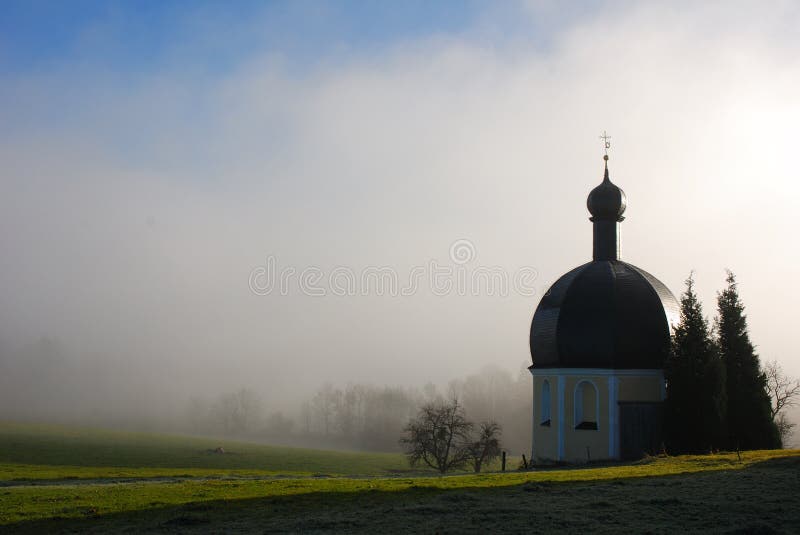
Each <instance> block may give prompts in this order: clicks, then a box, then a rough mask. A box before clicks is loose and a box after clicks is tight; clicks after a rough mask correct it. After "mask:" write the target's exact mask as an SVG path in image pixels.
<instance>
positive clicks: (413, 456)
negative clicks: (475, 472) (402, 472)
mask: <svg viewBox="0 0 800 535" xmlns="http://www.w3.org/2000/svg"><path fill="white" fill-rule="evenodd" d="M472 428H473V424H472V423H470V422H468V421H467V419H466V417H465V416H464V410H463V409H462V408H461V406H460V405H459V404H458V400H457V399H453V401H450V402H443V403H428V404H426V405H424V406H423V407H422V408H421V409H420V411H419V413H418V414H417V417H416V418H414V419H412V420H411V421H410V422H409V423H408V425H406V427H405V429H404V432H405V435H406V436H404V437H403V438H402V439H400V443H401V444H403V445H404V447H405V451H406V455H407V456H408V460H409V463H411V466H416V465H417V464H418V463H419V462H420V461H421V462H423V463H425V464H426V465H428V466H430V467H431V468H434V469H436V470H438V471H439V472H441V473H442V474H444V473H446V472H448V471H449V470H452V469H454V468H460V467H462V466H464V465H465V464H466V463H467V462H468V461H469V459H470V457H471V452H470V449H471V446H472V442H471V440H470V432H471V431H472Z"/></svg>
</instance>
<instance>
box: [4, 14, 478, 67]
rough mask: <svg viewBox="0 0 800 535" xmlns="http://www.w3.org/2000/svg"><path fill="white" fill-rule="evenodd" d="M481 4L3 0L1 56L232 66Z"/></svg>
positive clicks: (333, 44) (380, 34) (392, 30)
mask: <svg viewBox="0 0 800 535" xmlns="http://www.w3.org/2000/svg"><path fill="white" fill-rule="evenodd" d="M479 10H480V7H479V5H478V4H476V3H475V2H471V1H462V2H452V1H448V2H424V1H422V0H410V1H404V2H388V1H382V2H367V1H339V2H333V1H295V2H263V1H249V0H248V1H238V2H219V1H216V2H215V1H201V2H192V1H152V0H146V1H141V2H121V1H88V0H78V1H75V2H59V1H50V2H42V1H19V2H4V4H3V16H2V18H0V36H2V37H0V39H2V41H0V43H2V44H1V45H0V49H1V50H2V55H1V56H0V58H1V59H2V68H3V70H6V71H8V70H17V71H18V70H29V69H30V70H35V69H44V68H47V67H48V66H49V65H51V64H53V63H58V62H61V61H88V62H96V63H101V64H104V65H105V66H107V67H109V68H112V69H127V70H131V69H132V70H139V69H143V70H147V69H148V68H153V67H156V66H158V64H159V61H161V60H162V59H163V58H164V56H165V55H169V54H171V53H173V52H175V51H182V49H184V47H190V48H191V49H192V50H193V51H195V52H197V53H199V54H202V56H203V60H204V62H205V63H206V65H207V66H208V67H210V68H215V67H216V68H225V67H228V66H230V65H231V64H235V63H236V62H237V61H241V60H243V59H247V57H248V52H249V51H253V50H259V51H262V50H264V49H265V48H269V49H274V50H277V51H280V52H281V53H285V54H287V55H291V56H293V57H304V56H305V57H307V58H310V57H314V56H319V55H325V54H326V53H327V51H330V50H331V49H336V48H341V47H352V48H360V47H372V46H382V45H384V44H386V43H388V42H394V41H397V40H403V39H410V38H414V37H418V36H420V35H426V34H432V33H455V32H458V31H460V30H462V29H464V28H465V27H467V26H469V24H470V23H471V22H472V20H473V18H474V16H475V15H476V12H478V11H479ZM209 34H211V35H209Z"/></svg>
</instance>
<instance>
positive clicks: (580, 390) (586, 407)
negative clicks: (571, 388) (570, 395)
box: [575, 381, 600, 430]
mask: <svg viewBox="0 0 800 535" xmlns="http://www.w3.org/2000/svg"><path fill="white" fill-rule="evenodd" d="M597 398H598V395H597V387H596V386H594V383H592V382H591V381H581V382H579V383H578V384H577V385H576V386H575V429H592V430H597V421H598V414H599V409H600V407H599V405H600V403H599V402H598V399H597Z"/></svg>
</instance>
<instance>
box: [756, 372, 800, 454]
mask: <svg viewBox="0 0 800 535" xmlns="http://www.w3.org/2000/svg"><path fill="white" fill-rule="evenodd" d="M764 374H765V375H766V376H767V393H768V394H769V397H770V399H771V400H772V407H771V408H770V410H771V414H772V421H773V422H775V425H777V426H778V431H779V432H780V434H781V441H782V442H783V443H784V444H786V443H787V442H788V440H789V437H790V436H791V435H792V429H793V428H794V427H795V424H794V423H792V422H790V421H789V419H788V418H787V417H786V414H785V412H784V409H785V408H786V407H791V406H793V405H797V402H798V398H800V379H793V378H791V377H789V376H787V375H786V374H785V373H784V371H783V368H781V365H780V364H778V361H777V360H771V361H769V362H767V363H766V364H765V365H764Z"/></svg>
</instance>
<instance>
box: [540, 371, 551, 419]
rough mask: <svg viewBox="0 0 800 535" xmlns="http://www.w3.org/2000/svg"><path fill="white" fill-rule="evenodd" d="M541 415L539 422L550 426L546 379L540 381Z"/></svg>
mask: <svg viewBox="0 0 800 535" xmlns="http://www.w3.org/2000/svg"><path fill="white" fill-rule="evenodd" d="M541 407H542V411H541V412H542V415H541V416H542V417H541V420H540V421H541V424H540V425H543V426H545V427H550V381H548V380H547V379H545V380H544V382H543V383H542V405H541Z"/></svg>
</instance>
